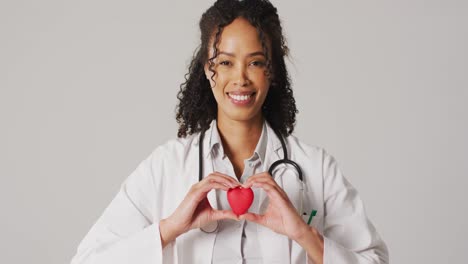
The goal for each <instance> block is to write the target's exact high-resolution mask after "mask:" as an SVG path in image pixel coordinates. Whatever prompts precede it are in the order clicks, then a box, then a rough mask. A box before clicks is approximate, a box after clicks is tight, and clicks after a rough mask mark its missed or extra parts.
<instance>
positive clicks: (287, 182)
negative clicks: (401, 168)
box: [72, 0, 388, 264]
mask: <svg viewBox="0 0 468 264" xmlns="http://www.w3.org/2000/svg"><path fill="white" fill-rule="evenodd" d="M200 29H201V45H200V48H199V49H198V51H197V52H196V54H195V56H194V58H193V60H192V63H191V65H190V68H189V73H188V75H187V79H186V82H185V83H184V84H182V85H181V87H180V92H179V94H178V99H179V105H178V111H177V117H176V118H177V121H178V122H179V124H180V127H179V131H178V138H177V139H175V140H170V141H168V142H167V143H165V144H163V145H162V146H160V147H158V148H156V149H155V150H154V152H153V153H152V154H151V155H150V156H149V157H148V158H147V159H146V160H145V161H143V162H142V163H141V164H140V166H139V167H138V168H137V169H136V171H135V172H134V173H132V175H130V177H129V178H128V179H127V180H126V181H125V182H124V183H123V184H122V188H121V190H120V192H119V193H118V194H117V196H116V198H115V199H114V200H113V201H112V202H111V204H110V205H109V206H108V208H107V209H106V211H105V212H104V214H103V215H102V216H101V218H100V219H99V220H98V221H97V223H96V224H95V225H94V226H93V228H92V229H91V231H90V232H89V233H88V234H87V236H86V237H85V239H84V240H83V242H82V243H81V244H80V246H79V248H78V252H77V254H76V256H75V257H74V258H73V260H72V263H74V264H78V263H83V264H85V263H112V264H123V263H148V264H149V263H152V264H154V263H247V264H255V263H334V264H340V263H343V264H344V263H388V250H387V247H386V245H385V243H384V242H383V241H382V239H381V238H380V236H379V235H378V233H377V232H376V230H375V228H374V226H373V225H372V223H371V222H370V221H369V220H368V218H367V216H366V214H365V212H364V205H363V202H362V200H361V199H360V198H359V195H358V193H357V191H356V189H354V188H353V186H352V185H351V184H350V183H349V182H348V181H347V180H346V178H345V177H344V176H343V174H342V173H341V171H340V169H339V168H338V165H337V162H336V161H335V159H334V158H333V157H332V156H331V155H329V154H328V153H327V152H326V151H325V150H323V149H322V148H319V147H314V146H308V145H306V144H304V143H302V142H301V141H300V140H299V139H298V138H296V137H295V136H294V135H292V134H291V133H292V132H293V130H294V125H295V117H296V113H297V109H296V104H295V100H294V97H293V92H292V89H291V85H290V82H289V75H288V72H287V69H286V66H285V62H284V58H285V56H287V54H288V48H287V46H286V44H285V43H286V42H285V39H284V37H283V32H282V28H281V23H280V20H279V17H278V14H277V10H276V8H275V7H274V6H273V5H272V4H271V3H270V2H269V1H265V0H245V1H236V0H219V1H217V2H215V4H214V5H213V6H212V7H210V8H209V9H208V10H207V11H206V12H205V13H204V14H203V16H202V19H201V20H200ZM204 135H206V137H207V140H205V141H203V137H204ZM281 153H283V155H281ZM289 159H290V160H289ZM292 160H296V161H297V163H298V164H300V166H299V165H297V164H296V163H295V162H292ZM281 162H284V163H285V164H291V165H294V167H296V169H297V170H291V169H289V165H285V164H282V165H280V166H279V165H278V166H277V164H279V163H281ZM270 167H271V168H272V169H271V171H270V170H269V169H268V168H270ZM203 168H204V169H203ZM197 169H198V170H197ZM197 171H198V172H199V175H197V173H196V172H197ZM273 172H274V173H273ZM237 189H240V190H241V191H238V192H237ZM243 189H247V190H244V191H242V190H243ZM228 192H229V193H230V194H231V195H230V196H229V200H228V198H227V193H228ZM234 192H235V193H236V195H232V193H234ZM244 193H246V194H247V195H248V197H243V194H244ZM245 198H248V199H245ZM244 200H248V204H247V206H246V203H244ZM249 206H250V207H249ZM234 207H235V208H237V209H238V208H241V209H242V210H236V209H234ZM245 208H248V211H245V210H244V209H245ZM234 211H235V212H236V213H237V214H236V213H234ZM316 212H318V213H317V215H316ZM238 214H240V215H238ZM315 215H316V217H315V218H313V217H314V216H315ZM305 219H308V221H307V222H306V221H305ZM313 220H315V221H313Z"/></svg>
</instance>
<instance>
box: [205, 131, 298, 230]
mask: <svg viewBox="0 0 468 264" xmlns="http://www.w3.org/2000/svg"><path fill="white" fill-rule="evenodd" d="M274 132H275V134H276V136H277V137H278V139H279V140H280V141H281V146H282V147H283V159H280V160H277V161H275V162H273V164H271V166H270V168H269V169H268V173H270V175H271V177H273V171H274V170H275V168H276V167H278V166H279V165H280V164H290V165H292V166H293V167H294V168H295V169H296V171H297V174H298V177H299V180H301V183H302V185H304V181H303V179H302V170H301V168H300V167H299V165H298V164H297V163H296V162H294V161H292V160H290V159H288V150H287V149H286V143H285V142H284V139H283V137H282V136H281V135H280V134H279V133H278V132H276V130H274ZM204 137H205V130H202V132H201V133H200V140H199V145H198V151H199V154H198V181H201V180H202V179H203V159H202V158H203V138H204ZM273 178H274V177H273ZM303 195H304V188H301V205H300V211H299V213H302V209H303V201H302V200H303V199H302V198H303ZM218 227H219V222H218V221H216V222H212V223H211V224H208V225H207V226H204V227H200V230H201V231H203V232H205V233H213V232H216V231H217V230H218Z"/></svg>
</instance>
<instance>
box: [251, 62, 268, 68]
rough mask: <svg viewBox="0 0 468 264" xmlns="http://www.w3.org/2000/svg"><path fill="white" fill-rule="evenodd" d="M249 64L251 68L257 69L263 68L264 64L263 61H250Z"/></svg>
mask: <svg viewBox="0 0 468 264" xmlns="http://www.w3.org/2000/svg"><path fill="white" fill-rule="evenodd" d="M250 64H252V65H253V66H257V67H263V66H265V63H264V62H263V61H252V62H251V63H250Z"/></svg>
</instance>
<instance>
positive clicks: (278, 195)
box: [253, 182, 289, 201]
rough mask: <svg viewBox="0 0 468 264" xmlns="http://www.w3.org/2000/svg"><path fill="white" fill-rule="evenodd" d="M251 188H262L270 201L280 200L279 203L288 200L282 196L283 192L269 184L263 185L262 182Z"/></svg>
mask: <svg viewBox="0 0 468 264" xmlns="http://www.w3.org/2000/svg"><path fill="white" fill-rule="evenodd" d="M253 187H260V188H262V189H263V190H264V191H265V192H266V193H267V195H268V197H269V198H270V199H275V200H280V201H285V200H288V201H289V198H288V197H287V195H286V196H284V195H283V192H281V191H279V190H278V188H277V187H276V186H273V185H271V184H269V183H266V182H265V183H264V182H256V183H255V184H254V185H253Z"/></svg>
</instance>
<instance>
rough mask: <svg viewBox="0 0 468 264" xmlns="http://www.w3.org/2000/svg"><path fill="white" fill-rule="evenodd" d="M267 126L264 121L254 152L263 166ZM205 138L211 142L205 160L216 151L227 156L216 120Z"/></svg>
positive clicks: (266, 142)
mask: <svg viewBox="0 0 468 264" xmlns="http://www.w3.org/2000/svg"><path fill="white" fill-rule="evenodd" d="M267 126H268V124H267V122H266V121H264V122H263V126H262V133H261V135H260V138H259V140H258V142H257V146H256V147H255V150H254V155H257V156H258V158H260V161H261V163H262V164H263V163H264V162H265V152H266V147H267V144H268V137H267ZM205 136H206V137H207V140H208V141H209V144H208V146H209V147H208V149H209V151H208V153H207V154H206V155H204V156H205V158H207V157H208V155H212V156H213V155H215V154H216V152H215V151H218V153H217V154H218V155H222V156H224V155H225V153H224V148H223V144H222V141H221V136H220V135H219V130H218V126H217V122H216V119H214V120H213V121H212V122H211V124H210V129H209V132H208V131H207V133H206V135H205ZM216 145H217V146H218V148H217V149H214V148H215V146H216Z"/></svg>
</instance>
